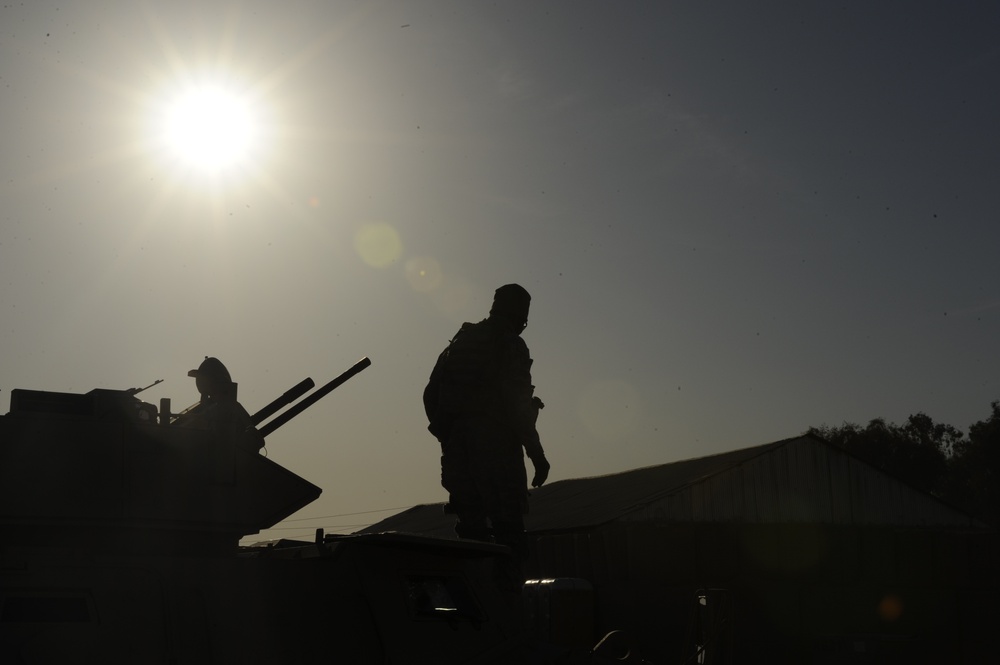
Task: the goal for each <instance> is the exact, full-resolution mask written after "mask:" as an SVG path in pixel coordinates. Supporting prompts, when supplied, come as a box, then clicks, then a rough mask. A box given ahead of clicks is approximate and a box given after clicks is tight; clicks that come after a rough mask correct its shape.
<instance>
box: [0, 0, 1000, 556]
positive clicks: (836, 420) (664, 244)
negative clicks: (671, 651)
mask: <svg viewBox="0 0 1000 665" xmlns="http://www.w3.org/2000/svg"><path fill="white" fill-rule="evenodd" d="M998 34H1000V5H998V4H996V3H990V2H938V3H931V2H916V1H912V0H907V1H905V2H888V1H880V2H860V1H859V2H846V3H844V2H838V3H832V2H815V3H813V2H803V1H801V0H790V1H788V2H667V1H659V2H611V1H604V2H586V1H582V0H573V1H569V0H567V1H565V2H555V1H553V2H540V1H511V0H504V1H498V2H475V1H472V0H452V1H434V2H432V1H425V2H421V1H418V0H412V1H410V0H408V1H405V2H404V1H384V2H365V1H353V2H347V1H344V2H334V1H325V2H320V1H315V2H299V1H295V0H286V1H284V2H263V1H259V2H258V1H251V0H247V1H244V2H238V1H233V2H211V1H209V0H199V1H197V2H187V1H180V0H170V1H169V2H150V1H147V2H124V1H123V2H99V1H97V0H88V1H86V2H84V1H83V0H79V1H75V2H74V1H71V0H63V1H61V2H43V1H28V0H25V1H24V2H17V1H16V0H15V1H14V2H10V3H5V4H4V5H3V6H2V8H0V307H2V310H0V311H2V317H0V348H2V349H3V352H2V353H0V391H2V392H0V412H2V411H3V410H4V409H5V408H6V407H7V405H8V404H9V395H10V390H11V389H14V388H30V389H40V390H54V391H66V392H86V391H88V390H90V389H91V388H95V387H100V388H129V387H133V386H144V385H147V384H149V383H151V382H152V381H154V380H155V379H160V378H162V379H165V381H164V383H162V384H160V385H159V386H157V387H155V388H153V389H151V390H149V391H147V392H146V393H143V395H142V396H143V398H144V399H146V400H147V401H150V402H153V403H158V401H159V399H160V398H161V397H170V398H172V400H173V404H174V409H175V410H180V409H181V408H183V407H184V406H187V405H188V404H190V403H192V402H194V401H195V400H196V399H197V392H196V390H195V387H194V381H193V380H192V379H190V378H188V377H187V376H186V372H187V370H189V369H191V368H193V367H195V366H197V365H198V363H199V362H200V360H201V359H202V358H203V357H204V356H205V355H214V356H217V357H219V358H220V359H221V360H222V361H223V362H224V363H226V365H227V366H228V367H229V369H230V371H231V373H232V375H233V378H234V380H236V381H237V382H238V383H239V386H240V396H241V401H242V402H243V403H244V404H245V405H246V406H247V408H248V409H249V410H250V411H251V412H253V411H255V410H257V409H259V408H261V407H262V406H264V405H265V404H266V403H268V402H269V401H270V400H271V399H272V398H274V397H276V396H277V395H279V394H280V393H282V392H283V391H285V390H286V389H287V388H289V387H290V386H292V385H293V384H295V383H296V382H298V381H299V380H300V379H302V378H304V377H306V376H311V377H313V379H314V380H315V381H316V382H317V384H320V383H323V382H325V381H326V380H328V379H330V378H332V377H334V376H335V375H337V374H338V373H340V372H341V371H342V370H344V369H346V368H347V367H348V366H350V365H351V364H352V363H354V362H355V361H356V360H358V359H359V358H361V357H362V356H369V357H370V358H371V360H372V366H371V367H370V368H368V369H367V370H365V371H364V372H363V373H362V374H360V375H359V376H357V377H356V378H354V379H353V380H352V381H351V382H349V383H347V384H346V385H344V386H343V387H341V388H340V389H338V390H337V391H336V392H334V393H333V394H331V395H330V396H329V397H327V398H325V399H324V400H323V401H321V402H319V403H318V404H317V405H316V406H314V407H313V408H312V409H310V410H309V411H307V412H306V413H304V414H303V415H302V416H300V417H299V418H298V419H297V420H295V421H294V422H292V423H291V424H289V425H287V426H286V427H284V428H282V429H280V430H279V431H277V432H275V433H274V434H273V435H272V436H270V437H269V438H268V446H267V453H268V455H269V456H270V457H271V458H272V459H274V460H275V461H277V462H279V463H280V464H282V465H284V466H287V467H288V468H289V469H291V470H292V471H294V472H296V473H298V474H299V475H301V476H303V477H305V478H307V479H308V480H310V481H312V482H314V483H316V484H317V485H319V486H321V487H322V488H323V489H324V493H323V495H322V497H321V498H320V499H319V500H318V501H317V502H316V503H314V504H312V505H311V506H309V507H307V508H306V509H304V510H303V511H301V512H300V513H299V514H297V515H295V516H294V519H296V520H300V521H296V522H288V523H286V524H284V525H282V526H283V528H284V529H285V530H283V531H269V532H265V533H264V534H263V535H264V536H278V535H284V536H295V535H307V534H309V533H311V531H312V529H313V528H315V527H319V526H323V527H326V528H327V529H328V530H331V531H337V530H342V531H351V530H353V529H354V528H355V527H354V526H352V525H363V524H367V523H369V522H372V521H376V520H378V519H381V518H382V517H384V516H386V515H388V514H390V512H393V511H392V510H390V509H396V508H400V507H408V506H411V505H413V504H416V503H425V502H435V501H443V500H444V499H445V495H444V492H443V490H442V489H441V488H440V486H439V466H438V465H439V459H438V455H439V451H438V446H437V443H436V442H435V441H434V439H433V438H432V437H431V436H430V434H428V433H427V431H426V429H425V427H426V420H425V418H424V415H423V410H422V405H421V399H420V396H421V391H422V389H423V387H424V385H425V383H426V380H427V376H428V374H429V372H430V369H431V367H432V366H433V363H434V360H435V358H436V356H437V354H438V353H439V352H440V351H441V349H442V348H443V347H444V346H445V344H446V343H447V341H448V340H449V339H450V337H451V336H452V334H453V333H454V332H455V330H456V329H457V328H458V326H459V325H460V324H461V322H462V321H477V320H479V319H481V318H483V317H484V316H485V315H486V313H487V311H488V310H489V306H490V301H491V298H492V293H493V290H494V289H495V288H496V287H497V286H499V285H501V284H504V283H508V282H519V283H520V284H522V285H523V286H525V287H526V288H527V289H528V290H529V291H530V292H531V293H532V295H533V302H532V305H533V309H532V314H531V319H530V324H529V326H528V328H527V330H526V331H525V333H524V338H525V340H526V341H527V343H528V346H529V347H530V349H531V351H532V356H533V357H534V358H535V365H534V379H535V383H536V385H537V394H538V395H539V396H540V397H542V399H543V400H544V401H545V403H546V409H545V410H544V411H543V412H542V414H541V418H540V420H539V429H540V432H541V436H542V442H543V444H544V445H545V446H546V449H547V452H548V455H549V458H550V460H551V462H552V474H551V476H550V478H551V480H560V479H564V478H572V477H580V476H590V475H599V474H605V473H610V472H614V471H621V470H625V469H630V468H634V467H638V466H646V465H651V464H660V463H665V462H671V461H675V460H679V459H686V458H691V457H696V456H701V455H706V454H711V453H716V452H721V451H726V450H732V449H735V448H742V447H747V446H752V445H757V444H761V443H767V442H770V441H774V440H778V439H782V438H786V437H790V436H796V435H798V434H800V433H801V432H803V431H804V430H805V429H806V428H808V427H809V426H810V425H822V424H831V425H835V424H840V423H842V422H844V421H851V422H859V423H865V422H867V421H868V420H870V419H871V418H875V417H884V418H886V419H887V420H890V421H894V422H903V421H905V419H906V417H907V416H908V415H909V414H911V413H915V412H917V411H924V412H926V413H928V414H929V415H931V416H932V417H933V418H934V419H935V420H938V421H944V422H947V423H950V424H952V425H955V426H957V427H959V428H961V429H965V428H966V427H968V425H969V424H971V423H972V422H975V421H977V420H980V419H982V418H985V417H986V416H987V415H988V414H989V405H990V402H991V401H993V400H997V399H1000V354H998V353H997V340H998V339H1000V287H998V284H1000V280H998V277H1000V274H998V273H1000V268H998V264H997V256H998V247H1000V213H998V210H1000V131H998V118H1000V41H998V40H997V35H998ZM192 90H201V91H203V92H207V91H210V90H221V91H222V92H220V93H218V94H219V95H229V96H231V97H225V98H223V99H229V100H230V101H229V102H228V104H229V105H228V106H223V107H222V110H219V111H216V110H214V107H209V106H207V105H205V106H200V107H198V108H199V109H201V110H200V111H198V112H197V113H196V114H195V115H196V117H205V116H211V114H213V113H216V112H218V113H219V114H220V117H219V122H218V125H217V126H215V127H214V128H210V129H209V130H208V132H207V133H206V134H202V135H197V136H195V137H194V138H191V137H190V136H188V135H187V134H186V131H187V129H186V126H185V125H180V124H176V123H178V122H179V121H173V120H171V118H175V117H176V116H175V112H174V110H175V109H177V108H178V107H177V105H178V104H182V103H183V100H184V99H186V98H185V97H184V95H185V94H186V93H187V92H190V91H192ZM216 99H219V97H218V96H217V97H216ZM178 113H179V112H178ZM169 122H175V124H174V125H170V126H171V127H175V129H176V131H173V130H171V131H167V130H166V129H165V127H167V126H168V123H169ZM241 129H245V135H244V134H243V133H241V131H240V130H241ZM230 135H232V141H233V142H234V144H233V145H230V144H229V143H227V142H225V141H223V140H222V139H224V138H227V137H230ZM240 137H244V138H243V139H241V138H240ZM241 140H242V141H243V142H238V141H241ZM185 141H187V143H186V144H185V143H184V142H185ZM183 145H187V147H188V150H187V151H186V152H185V151H184V150H183V149H182V147H179V146H183ZM192 146H193V152H192ZM214 146H217V147H219V148H220V149H226V148H227V147H228V148H229V149H230V150H231V151H235V152H228V153H227V152H223V153H221V154H218V155H216V154H215V153H211V152H209V151H208V150H207V149H208V148H210V147H214ZM211 159H215V160H216V161H214V162H211V161H206V160H211ZM366 511H382V512H366ZM352 513H365V514H361V515H353V514H352ZM307 518H308V519H307ZM312 518H317V519H312Z"/></svg>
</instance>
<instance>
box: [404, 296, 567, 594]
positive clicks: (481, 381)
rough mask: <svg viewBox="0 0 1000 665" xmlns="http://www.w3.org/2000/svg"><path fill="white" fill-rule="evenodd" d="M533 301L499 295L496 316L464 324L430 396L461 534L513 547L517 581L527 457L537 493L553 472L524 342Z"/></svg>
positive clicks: (451, 508)
mask: <svg viewBox="0 0 1000 665" xmlns="http://www.w3.org/2000/svg"><path fill="white" fill-rule="evenodd" d="M530 302H531V296H530V295H529V294H528V292H527V291H525V290H524V289H523V288H522V287H520V286H518V285H517V284H507V285H506V286H501V287H500V288H499V289H497V290H496V295H495V296H494V299H493V308H492V309H491V310H490V315H489V317H488V318H486V319H484V320H482V321H480V322H479V323H464V324H462V327H461V329H460V330H459V331H458V333H456V335H455V337H454V339H452V340H451V343H450V344H449V345H448V347H447V348H446V349H445V350H444V351H443V352H442V353H441V355H440V356H439V357H438V360H437V363H436V364H435V366H434V371H433V372H432V373H431V377H430V381H429V383H428V384H427V387H426V388H425V390H424V409H425V411H426V413H427V417H428V419H429V421H430V425H429V427H428V429H429V430H430V432H431V433H432V434H433V435H434V436H435V437H436V438H437V439H438V441H440V442H441V484H442V485H443V486H444V488H445V489H446V490H448V506H447V507H446V511H448V512H452V513H454V514H455V515H456V516H457V517H458V522H457V523H456V525H455V532H456V533H457V534H458V536H459V537H461V538H472V539H475V540H484V541H489V540H491V536H492V540H494V541H495V542H497V543H500V544H503V545H507V546H509V547H510V548H511V551H512V552H513V554H514V560H515V562H516V568H517V569H516V571H515V572H514V576H516V577H520V575H521V573H520V566H521V563H522V562H523V559H524V558H525V556H526V555H527V551H526V549H527V547H526V539H525V534H524V515H525V513H527V512H528V491H527V490H528V483H527V474H526V473H525V468H524V452H526V453H527V455H528V458H529V459H531V461H532V464H533V465H534V468H535V475H534V478H533V479H532V481H531V484H532V486H533V487H539V486H540V485H541V484H542V483H544V482H545V479H546V478H547V477H548V473H549V463H548V460H546V459H545V453H544V451H543V450H542V444H541V442H540V441H539V438H538V432H537V430H536V429H535V421H536V420H537V418H538V410H539V409H540V408H542V407H543V406H544V405H543V404H542V401H541V400H540V399H538V398H537V397H535V396H534V395H533V393H534V386H533V385H531V363H532V361H531V357H530V355H529V353H528V347H527V345H526V344H525V343H524V340H522V339H521V337H520V335H521V332H522V331H523V330H524V328H525V327H526V326H527V325H528V307H529V304H530ZM522 450H523V451H524V452H522ZM491 526H492V531H491V528H490V527H491Z"/></svg>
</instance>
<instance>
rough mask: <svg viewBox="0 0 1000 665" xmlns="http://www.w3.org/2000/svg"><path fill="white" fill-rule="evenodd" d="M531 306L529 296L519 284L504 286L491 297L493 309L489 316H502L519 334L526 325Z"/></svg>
mask: <svg viewBox="0 0 1000 665" xmlns="http://www.w3.org/2000/svg"><path fill="white" fill-rule="evenodd" d="M530 305H531V294H529V293H528V292H527V291H526V290H525V289H524V287H523V286H520V285H519V284H505V285H503V286H501V287H500V288H499V289H497V290H496V293H495V294H494V295H493V308H492V309H490V316H502V317H503V318H505V319H508V320H510V321H512V322H513V323H514V324H515V326H517V330H518V331H519V332H520V331H521V330H523V329H524V327H525V326H527V325H528V307H529V306H530Z"/></svg>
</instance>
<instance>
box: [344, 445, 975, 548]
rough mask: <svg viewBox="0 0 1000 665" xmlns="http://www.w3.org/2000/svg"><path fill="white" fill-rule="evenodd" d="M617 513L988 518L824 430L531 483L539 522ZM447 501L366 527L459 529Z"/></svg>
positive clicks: (607, 518)
mask: <svg viewBox="0 0 1000 665" xmlns="http://www.w3.org/2000/svg"><path fill="white" fill-rule="evenodd" d="M614 521H657V522H735V523H796V522H814V523H827V524H830V523H833V524H894V525H924V526H927V525H952V526H968V527H977V526H983V525H979V524H977V523H975V522H974V521H973V520H972V519H971V518H970V517H969V516H968V515H965V514H964V513H962V512H960V511H958V510H956V509H954V508H951V507H950V506H948V505H946V504H944V503H942V502H940V501H938V500H937V499H935V498H934V497H932V496H930V495H927V494H925V493H923V492H920V491H918V490H916V489H914V488H912V487H909V486H908V485H906V484H904V483H902V482H900V481H898V480H896V479H895V478H893V477H892V476H889V475H888V474H885V473H883V472H881V471H879V470H877V469H875V468H874V467H872V466H870V465H868V464H866V463H865V462H862V461H861V460H859V459H857V458H854V457H852V456H850V455H849V454H847V453H846V452H844V451H842V450H840V449H839V448H836V447H834V446H832V445H831V444H829V443H827V442H826V441H823V440H822V439H819V438H818V437H815V436H811V435H806V436H801V437H796V438H793V439H785V440H782V441H777V442H774V443H769V444H765V445H761V446H755V447H752V448H744V449H741V450H734V451H732V452H727V453H721V454H718V455H710V456H708V457H699V458H695V459H690V460H684V461H680V462H673V463H670V464H660V465H657V466H650V467H645V468H641V469H634V470H632V471H625V472H622V473H615V474H609V475H605V476H596V477H592V478H577V479H573V480H562V481H558V482H554V483H551V484H549V485H545V486H543V487H540V488H538V489H535V490H532V493H531V513H530V514H529V515H528V516H527V519H526V520H525V523H526V526H527V528H528V530H529V531H532V532H555V531H572V530H580V529H587V528H592V527H595V526H599V525H602V524H607V523H609V522H614ZM453 525H454V517H453V516H451V515H445V514H444V512H443V510H442V504H432V505H422V506H415V507H414V508H411V509H409V510H407V511H404V512H402V513H399V514H398V515H394V516H392V517H389V518H387V519H385V520H383V521H381V522H379V523H378V524H374V525H372V526H371V527H369V528H367V529H365V530H364V531H363V532H367V533H370V532H376V531H389V530H391V531H407V532H411V533H421V534H428V535H438V536H445V537H448V536H451V535H453V532H452V529H453Z"/></svg>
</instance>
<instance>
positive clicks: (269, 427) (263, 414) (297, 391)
mask: <svg viewBox="0 0 1000 665" xmlns="http://www.w3.org/2000/svg"><path fill="white" fill-rule="evenodd" d="M371 364H372V361H371V360H369V359H368V358H367V357H365V358H362V359H361V360H359V361H358V362H356V363H354V365H352V366H351V367H350V368H349V369H347V371H345V372H343V373H342V374H341V375H340V376H338V377H337V378H335V379H333V380H332V381H330V382H329V383H327V384H325V385H323V386H322V387H320V388H318V389H316V390H315V391H314V392H313V393H312V394H310V395H309V396H307V397H306V398H305V399H303V400H302V401H301V402H298V403H297V404H295V405H294V406H292V407H291V408H289V409H288V410H287V411H285V412H284V413H281V414H279V415H278V416H277V417H276V418H274V419H273V420H271V421H269V422H268V423H266V424H264V426H263V427H260V428H257V425H260V424H261V423H262V422H264V421H265V420H267V419H268V418H270V417H271V416H272V415H274V414H275V413H277V412H278V411H280V410H281V409H282V408H284V407H285V406H287V405H288V404H291V403H292V402H294V401H295V400H297V399H298V398H299V397H301V396H302V395H304V394H305V393H306V391H308V390H309V389H310V388H312V387H313V386H314V385H315V384H314V383H313V380H312V379H310V378H306V379H303V380H302V381H300V382H299V383H298V384H296V385H295V386H293V387H292V388H290V389H289V390H288V391H287V392H285V393H284V394H283V395H281V396H280V397H278V398H277V399H275V400H274V401H272V402H271V403H270V404H268V405H267V406H265V407H264V408H263V409H261V410H260V411H258V412H257V413H255V414H253V415H252V416H250V426H249V427H248V428H247V431H251V430H253V429H257V433H258V434H259V435H260V436H262V437H266V436H267V435H268V434H270V433H271V432H273V431H274V430H276V429H278V428H279V427H281V426H282V425H284V424H285V423H287V422H288V421H289V420H291V419H292V418H294V417H295V416H297V415H299V414H300V413H302V412H303V411H305V410H306V409H308V408H309V407H310V406H312V405H313V404H315V403H316V402H318V401H319V400H321V399H323V398H324V397H326V396H327V395H328V394H330V393H331V392H333V391H334V390H335V389H336V388H338V387H339V386H341V385H342V384H344V383H345V382H346V381H347V380H348V379H350V378H351V377H353V376H354V375H355V374H358V373H359V372H361V370H363V369H365V368H366V367H368V366H369V365H371Z"/></svg>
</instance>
